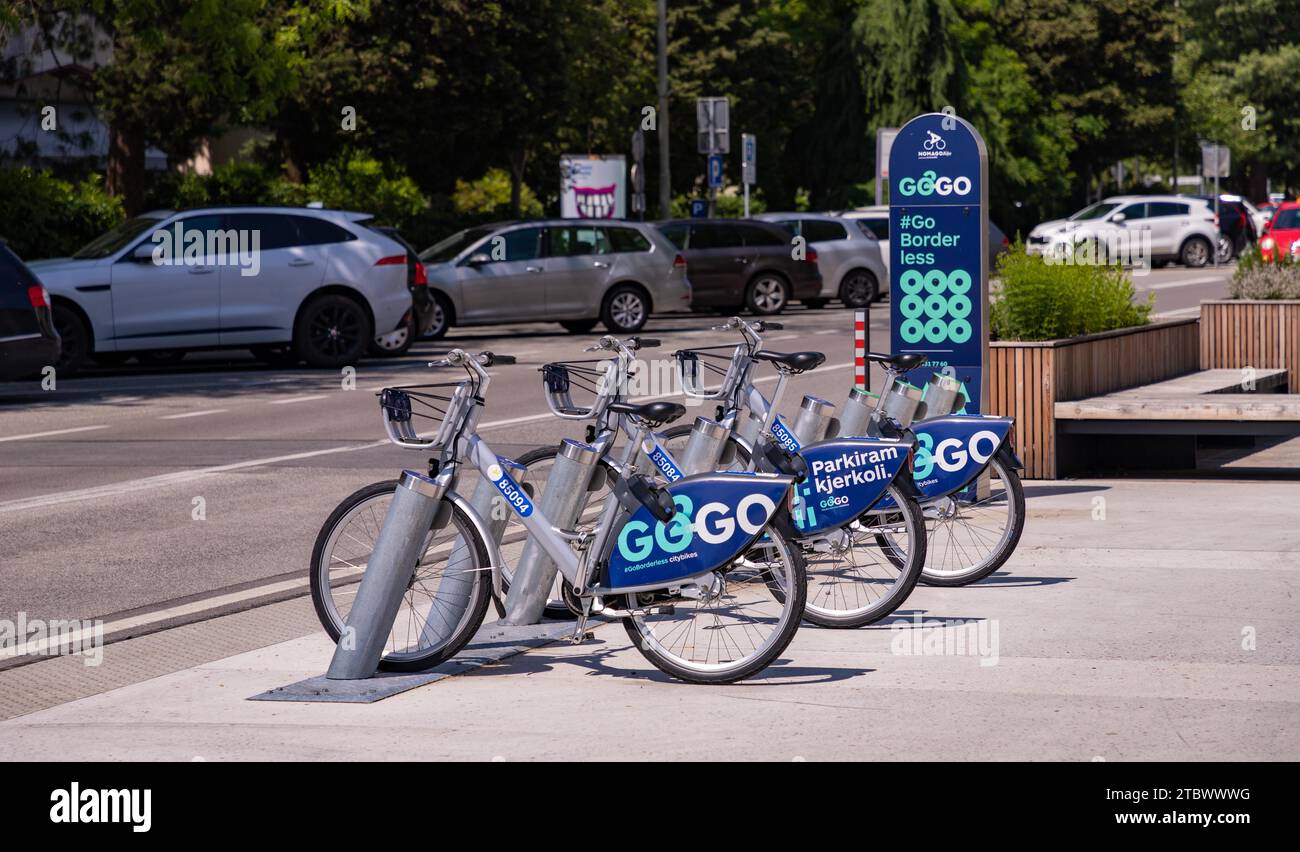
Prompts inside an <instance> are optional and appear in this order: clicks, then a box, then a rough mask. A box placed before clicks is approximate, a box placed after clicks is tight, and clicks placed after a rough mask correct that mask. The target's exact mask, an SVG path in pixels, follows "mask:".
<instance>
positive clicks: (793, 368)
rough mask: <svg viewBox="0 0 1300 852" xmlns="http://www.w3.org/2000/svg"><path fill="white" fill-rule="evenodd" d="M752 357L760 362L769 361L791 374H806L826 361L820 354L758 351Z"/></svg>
mask: <svg viewBox="0 0 1300 852" xmlns="http://www.w3.org/2000/svg"><path fill="white" fill-rule="evenodd" d="M754 357H755V358H757V359H758V360H760V361H771V362H772V363H773V364H780V365H782V366H783V367H785V368H786V370H787V371H789V372H791V373H803V372H806V371H808V370H811V369H812V368H813V367H816V366H818V365H819V364H821V363H822V362H823V361H825V360H826V356H825V355H823V354H822V353H821V352H790V353H785V352H764V351H762V350H760V351H758V352H755V353H754Z"/></svg>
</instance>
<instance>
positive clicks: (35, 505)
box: [0, 438, 388, 514]
mask: <svg viewBox="0 0 1300 852" xmlns="http://www.w3.org/2000/svg"><path fill="white" fill-rule="evenodd" d="M387 443H388V439H387V438H385V439H384V440H382V441H371V442H370V443H368V444H361V445H359V446H352V447H330V448H329V449H326V450H309V451H307V452H303V453H291V454H289V455H285V456H273V457H271V458H264V459H249V460H248V461H242V462H231V463H230V464H221V465H215V466H212V467H201V468H196V469H194V470H179V471H175V472H173V473H161V474H158V475H157V476H147V477H145V478H143V479H130V480H127V481H125V482H117V483H113V484H111V485H100V486H96V487H94V488H79V489H77V490H74V491H61V492H57V493H54V494H45V495H41V496H38V497H25V498H22V499H20V500H9V501H7V502H4V503H0V514H4V513H6V512H20V511H22V510H24V509H40V508H44V507H46V506H57V505H59V504H61V503H76V502H79V501H81V500H92V499H95V498H98V497H117V496H119V495H122V494H129V493H130V492H132V491H146V490H149V489H153V488H163V487H165V486H168V485H176V484H179V483H182V482H190V481H192V480H195V479H204V478H206V477H209V476H213V475H215V474H218V473H227V472H229V471H232V470H246V469H248V468H250V467H263V466H265V465H268V464H277V463H280V462H287V461H297V460H299V459H308V458H314V457H316V456H325V455H330V454H331V453H348V452H353V451H355V450H366V449H371V448H373V447H381V446H383V445H385V444H387Z"/></svg>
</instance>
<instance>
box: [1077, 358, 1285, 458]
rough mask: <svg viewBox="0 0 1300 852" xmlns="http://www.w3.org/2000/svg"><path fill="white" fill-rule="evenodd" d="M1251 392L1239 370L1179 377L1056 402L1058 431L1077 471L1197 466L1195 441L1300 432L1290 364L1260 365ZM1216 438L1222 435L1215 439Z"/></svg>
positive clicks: (1205, 372)
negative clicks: (1289, 379) (1291, 390)
mask: <svg viewBox="0 0 1300 852" xmlns="http://www.w3.org/2000/svg"><path fill="white" fill-rule="evenodd" d="M1253 379H1254V390H1253V391H1243V390H1242V387H1241V385H1242V381H1243V375H1242V371H1241V370H1227V369H1219V370H1202V371H1200V372H1197V373H1191V374H1189V375H1186V376H1179V377H1178V378H1176V379H1169V380H1167V381H1163V382H1156V383H1155V384H1151V385H1145V386H1143V387H1136V388H1129V389H1128V390H1123V391H1116V392H1115V393H1108V394H1104V395H1102V396H1094V397H1090V398H1088V399H1076V400H1070V401H1067V402H1058V403H1056V404H1055V406H1054V414H1055V417H1056V431H1057V434H1058V436H1059V439H1060V441H1061V444H1062V449H1063V450H1064V451H1065V457H1067V458H1069V459H1070V462H1069V464H1067V465H1066V467H1067V468H1070V469H1072V470H1074V471H1080V470H1084V469H1087V468H1095V467H1098V466H1115V467H1145V468H1187V467H1193V468H1194V467H1195V465H1196V455H1197V446H1198V440H1197V439H1198V438H1200V437H1203V436H1204V437H1210V436H1228V437H1238V438H1242V439H1247V440H1248V441H1249V440H1253V439H1254V438H1257V437H1289V436H1295V435H1300V394H1291V393H1283V392H1281V391H1285V390H1287V389H1288V388H1287V371H1286V370H1285V369H1263V368H1258V369H1256V370H1255V372H1254V376H1253ZM1216 440H1223V438H1222V437H1216Z"/></svg>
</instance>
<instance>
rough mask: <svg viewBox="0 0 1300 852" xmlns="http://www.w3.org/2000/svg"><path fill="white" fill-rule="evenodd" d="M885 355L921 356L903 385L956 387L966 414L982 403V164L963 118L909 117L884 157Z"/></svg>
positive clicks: (978, 142) (981, 152) (981, 151)
mask: <svg viewBox="0 0 1300 852" xmlns="http://www.w3.org/2000/svg"><path fill="white" fill-rule="evenodd" d="M889 181H890V183H889V233H890V241H889V261H890V266H889V279H890V288H891V292H892V294H893V295H892V296H891V298H890V308H889V344H890V351H891V352H895V353H898V352H919V353H922V354H924V355H925V356H926V361H925V363H924V364H922V365H921V366H920V367H918V368H916V369H915V370H913V371H911V372H910V373H908V374H907V376H906V379H907V380H908V381H909V382H911V383H912V384H914V385H917V386H918V387H924V386H925V383H926V382H927V381H929V378H930V376H931V375H932V374H933V373H937V372H942V373H946V374H947V375H950V376H952V377H954V378H956V379H958V380H959V381H961V382H962V383H963V384H964V385H965V394H966V397H967V408H966V410H967V411H969V412H971V413H975V412H978V411H979V410H980V407H981V405H982V403H983V399H982V396H983V394H982V389H983V386H984V370H985V369H986V368H987V364H988V190H987V182H988V159H987V155H986V153H985V148H984V141H983V140H982V139H981V138H980V136H979V133H977V132H976V131H975V129H974V128H973V127H971V126H970V124H968V123H967V122H966V121H965V120H964V119H961V118H958V117H957V116H955V115H948V114H944V113H930V114H928V115H922V116H918V117H916V118H914V119H912V120H911V121H909V122H908V123H907V124H905V125H903V127H902V129H900V130H899V131H898V136H897V137H896V138H895V139H894V143H893V146H892V147H891V149H890V154H889Z"/></svg>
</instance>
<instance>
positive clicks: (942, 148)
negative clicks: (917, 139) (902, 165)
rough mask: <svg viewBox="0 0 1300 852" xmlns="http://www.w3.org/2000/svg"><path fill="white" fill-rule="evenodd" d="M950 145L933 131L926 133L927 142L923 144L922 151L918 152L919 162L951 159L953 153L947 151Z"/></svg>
mask: <svg viewBox="0 0 1300 852" xmlns="http://www.w3.org/2000/svg"><path fill="white" fill-rule="evenodd" d="M947 148H948V143H947V141H945V140H944V138H943V137H942V136H940V135H939V134H938V133H935V132H934V131H933V130H927V131H925V141H924V142H922V143H921V150H920V151H917V152H916V158H917V159H918V160H937V159H939V158H940V157H951V156H952V152H951V151H948V150H947Z"/></svg>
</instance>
